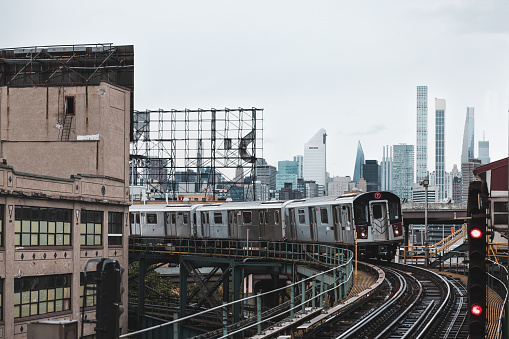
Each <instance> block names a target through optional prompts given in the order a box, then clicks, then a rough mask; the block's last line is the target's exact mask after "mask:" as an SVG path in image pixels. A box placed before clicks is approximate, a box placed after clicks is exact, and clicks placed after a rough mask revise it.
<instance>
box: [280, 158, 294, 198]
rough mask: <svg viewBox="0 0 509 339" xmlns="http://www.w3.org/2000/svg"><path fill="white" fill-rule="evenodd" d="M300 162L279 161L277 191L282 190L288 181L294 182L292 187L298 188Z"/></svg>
mask: <svg viewBox="0 0 509 339" xmlns="http://www.w3.org/2000/svg"><path fill="white" fill-rule="evenodd" d="M297 173H298V164H297V162H296V161H289V160H282V161H278V164H277V174H276V191H279V190H281V189H282V188H284V187H285V185H286V184H287V183H291V184H292V189H294V190H296V189H297V179H298V177H297Z"/></svg>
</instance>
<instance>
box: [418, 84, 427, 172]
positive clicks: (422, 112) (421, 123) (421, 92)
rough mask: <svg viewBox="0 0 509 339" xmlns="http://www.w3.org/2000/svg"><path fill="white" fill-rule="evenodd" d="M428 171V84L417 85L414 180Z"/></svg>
mask: <svg viewBox="0 0 509 339" xmlns="http://www.w3.org/2000/svg"><path fill="white" fill-rule="evenodd" d="M427 173H428V86H417V142H416V144H415V180H416V182H419V180H423V179H426V176H427Z"/></svg>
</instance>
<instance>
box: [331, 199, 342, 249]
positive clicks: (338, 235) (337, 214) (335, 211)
mask: <svg viewBox="0 0 509 339" xmlns="http://www.w3.org/2000/svg"><path fill="white" fill-rule="evenodd" d="M332 221H333V222H334V240H335V241H336V242H339V243H342V242H343V232H342V231H341V209H340V208H339V206H332Z"/></svg>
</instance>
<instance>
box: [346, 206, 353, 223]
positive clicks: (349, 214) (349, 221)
mask: <svg viewBox="0 0 509 339" xmlns="http://www.w3.org/2000/svg"><path fill="white" fill-rule="evenodd" d="M346 213H347V221H346V222H347V225H348V226H350V225H351V224H352V209H351V207H350V206H346Z"/></svg>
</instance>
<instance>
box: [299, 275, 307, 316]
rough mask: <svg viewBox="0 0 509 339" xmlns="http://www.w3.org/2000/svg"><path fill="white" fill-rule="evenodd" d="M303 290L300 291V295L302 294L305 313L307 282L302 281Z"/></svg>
mask: <svg viewBox="0 0 509 339" xmlns="http://www.w3.org/2000/svg"><path fill="white" fill-rule="evenodd" d="M301 290H302V291H301V292H300V295H301V296H302V302H301V304H302V313H304V312H305V311H306V303H305V301H306V282H304V281H302V282H301Z"/></svg>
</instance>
